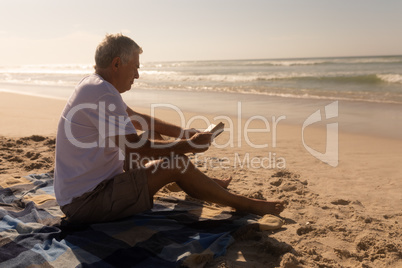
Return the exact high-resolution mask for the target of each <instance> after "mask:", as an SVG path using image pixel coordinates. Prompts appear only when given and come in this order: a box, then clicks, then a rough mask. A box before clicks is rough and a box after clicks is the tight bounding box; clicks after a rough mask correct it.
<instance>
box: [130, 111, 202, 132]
mask: <svg viewBox="0 0 402 268" xmlns="http://www.w3.org/2000/svg"><path fill="white" fill-rule="evenodd" d="M127 113H128V115H129V117H130V119H131V122H132V123H133V125H134V127H135V128H136V129H139V130H144V131H146V130H152V131H155V132H157V133H159V134H161V135H165V136H169V137H174V138H190V137H192V136H193V135H194V134H195V133H197V132H198V131H197V130H195V129H182V128H181V127H179V126H175V125H173V124H170V123H167V122H164V121H162V120H160V119H157V118H155V117H152V116H149V115H146V114H141V113H138V112H135V111H134V110H133V109H131V108H130V107H128V106H127ZM151 128H152V129H151Z"/></svg>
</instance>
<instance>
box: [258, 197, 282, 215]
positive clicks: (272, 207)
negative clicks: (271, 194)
mask: <svg viewBox="0 0 402 268" xmlns="http://www.w3.org/2000/svg"><path fill="white" fill-rule="evenodd" d="M254 201H255V206H254V207H253V208H252V212H253V213H254V214H257V215H260V216H264V215H265V214H272V215H279V214H280V213H281V212H282V211H283V210H284V209H285V202H284V201H281V200H272V201H265V200H258V199H254Z"/></svg>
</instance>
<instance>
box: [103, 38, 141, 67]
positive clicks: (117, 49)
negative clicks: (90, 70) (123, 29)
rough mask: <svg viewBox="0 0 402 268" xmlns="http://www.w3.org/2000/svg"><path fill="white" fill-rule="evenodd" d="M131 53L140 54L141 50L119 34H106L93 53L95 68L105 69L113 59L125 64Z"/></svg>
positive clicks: (134, 43) (132, 41)
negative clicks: (118, 58)
mask: <svg viewBox="0 0 402 268" xmlns="http://www.w3.org/2000/svg"><path fill="white" fill-rule="evenodd" d="M133 52H138V54H141V53H142V48H141V47H140V46H139V45H137V43H136V42H134V40H132V39H131V38H130V37H127V36H124V35H122V34H121V33H118V34H107V35H106V36H105V39H103V41H102V42H101V43H100V44H99V45H98V47H97V48H96V52H95V68H107V67H108V66H109V64H110V63H111V62H112V61H113V59H114V58H116V57H120V59H121V61H122V62H123V64H126V63H127V62H128V61H129V60H130V58H131V56H132V54H133Z"/></svg>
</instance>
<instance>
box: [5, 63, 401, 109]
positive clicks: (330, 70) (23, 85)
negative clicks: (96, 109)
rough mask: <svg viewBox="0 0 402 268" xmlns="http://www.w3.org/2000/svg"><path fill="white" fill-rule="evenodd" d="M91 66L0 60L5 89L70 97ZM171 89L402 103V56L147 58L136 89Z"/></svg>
mask: <svg viewBox="0 0 402 268" xmlns="http://www.w3.org/2000/svg"><path fill="white" fill-rule="evenodd" d="M92 72H93V67H92V65H91V64H75V65H21V66H0V90H2V91H13V92H19V93H27V94H34V95H35V94H36V95H43V96H49V97H60V98H68V96H69V95H70V94H71V92H72V90H73V89H74V86H75V84H76V83H77V82H78V81H80V79H81V78H82V77H83V76H85V75H87V74H90V73H92ZM166 90H173V91H189V92H195V91H202V92H223V93H241V94H250V95H267V96H279V97H284V98H306V99H328V100H354V101H365V102H380V103H402V56H377V57H339V58H303V59H301V58H299V59H271V60H270V59H253V60H225V61H176V62H143V63H142V65H141V69H140V79H139V80H137V81H136V84H135V88H134V90H133V91H166ZM126 94H132V92H128V93H126Z"/></svg>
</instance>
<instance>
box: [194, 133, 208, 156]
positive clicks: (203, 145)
mask: <svg viewBox="0 0 402 268" xmlns="http://www.w3.org/2000/svg"><path fill="white" fill-rule="evenodd" d="M211 142H212V134H211V133H206V132H197V133H196V134H194V135H193V136H192V137H191V139H189V144H190V146H191V147H192V148H193V150H192V153H201V152H205V151H206V150H208V148H209V146H210V145H211Z"/></svg>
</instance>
